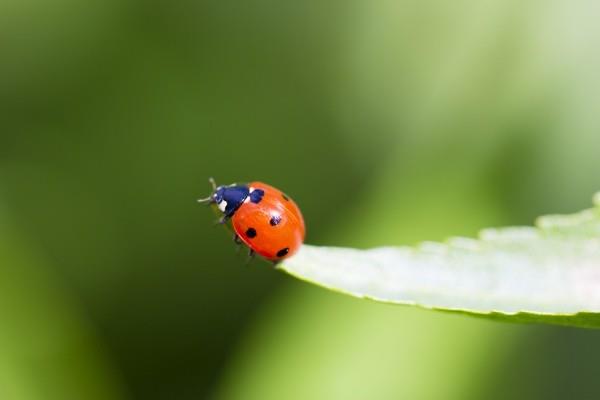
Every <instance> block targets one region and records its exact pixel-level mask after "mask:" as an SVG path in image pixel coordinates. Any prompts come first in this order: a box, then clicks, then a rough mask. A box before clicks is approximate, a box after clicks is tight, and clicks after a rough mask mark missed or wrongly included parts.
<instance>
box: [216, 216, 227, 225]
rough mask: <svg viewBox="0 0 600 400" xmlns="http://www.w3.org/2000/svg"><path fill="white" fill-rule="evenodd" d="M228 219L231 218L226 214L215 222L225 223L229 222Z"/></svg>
mask: <svg viewBox="0 0 600 400" xmlns="http://www.w3.org/2000/svg"><path fill="white" fill-rule="evenodd" d="M228 219H229V217H228V216H226V215H224V216H222V217H221V218H219V219H218V220H217V221H216V222H215V225H223V224H224V223H226V222H227V220H228Z"/></svg>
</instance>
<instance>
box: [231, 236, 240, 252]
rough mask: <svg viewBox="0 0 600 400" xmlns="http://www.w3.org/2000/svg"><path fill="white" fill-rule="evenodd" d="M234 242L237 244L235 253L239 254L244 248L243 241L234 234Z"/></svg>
mask: <svg viewBox="0 0 600 400" xmlns="http://www.w3.org/2000/svg"><path fill="white" fill-rule="evenodd" d="M233 242H234V243H235V244H236V248H235V252H236V253H239V252H240V249H241V248H242V239H240V237H239V236H238V235H237V234H236V233H234V234H233Z"/></svg>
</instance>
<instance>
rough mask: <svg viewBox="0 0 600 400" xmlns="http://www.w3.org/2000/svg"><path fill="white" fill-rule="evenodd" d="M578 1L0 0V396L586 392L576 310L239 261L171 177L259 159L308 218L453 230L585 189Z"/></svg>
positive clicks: (347, 240)
mask: <svg viewBox="0 0 600 400" xmlns="http://www.w3.org/2000/svg"><path fill="white" fill-rule="evenodd" d="M599 18H600V5H599V3H598V2H596V1H593V0H582V1H571V2H568V1H562V0H544V1H541V0H540V1H536V0H531V1H513V0H509V1H506V0H458V1H453V2H446V1H441V0H426V1H414V0H401V1H373V2H367V1H355V0H350V1H336V0H334V1H330V2H322V1H314V0H308V1H295V2H293V1H286V2H280V1H268V0H251V1H247V2H226V1H189V0H184V1H177V2H167V1H135V0H125V1H123V0H103V1H97V2H93V1H90V2H80V1H75V0H57V1H54V2H44V1H39V0H25V1H21V0H19V1H17V0H4V1H3V2H1V3H0V398H1V399H10V400H12V399H15V400H38V399H52V400H54V399H57V400H71V399H86V400H94V399H144V400H154V399H156V400H159V399H183V400H185V399H206V398H208V399H220V400H227V399H333V400H335V399H442V398H443V399H481V398H485V399H505V398H513V399H515V398H522V399H575V398H577V399H591V398H598V396H600V381H599V380H598V376H599V374H600V367H599V366H598V360H599V359H600V332H597V331H590V330H579V329H573V328H563V327H554V326H540V325H515V324H503V323H499V322H494V321H487V320H484V319H476V318H470V317H465V316H460V315H448V314H443V313H436V312H431V311H426V310H419V309H412V308H408V307H393V306H388V305H381V304H376V303H373V302H365V301H360V300H356V299H352V298H348V297H344V296H342V295H339V294H335V293H329V292H326V291H325V290H323V289H319V288H315V287H311V286H309V285H308V284H305V283H302V282H298V281H295V280H293V279H292V278H290V277H287V276H285V275H284V274H282V273H280V272H277V271H274V270H273V269H272V268H271V267H270V266H269V265H268V264H266V263H263V262H260V261H257V262H254V263H252V264H250V265H248V266H246V265H245V255H242V254H239V255H238V254H236V253H235V251H234V246H233V245H232V243H231V238H230V236H229V235H228V234H227V233H226V232H224V231H223V230H222V229H220V228H213V226H212V222H213V220H214V218H215V217H214V215H213V214H212V213H211V212H210V211H209V210H208V209H206V208H204V207H201V206H199V205H198V204H197V203H195V199H196V198H198V197H203V196H206V195H207V194H208V190H209V186H208V183H207V178H208V177H209V176H214V177H215V178H216V179H217V180H218V181H219V182H221V183H231V182H235V181H242V182H243V181H249V180H254V179H256V180H262V181H265V182H269V183H271V184H273V185H275V186H277V187H280V188H282V189H283V190H285V191H286V192H287V193H289V194H290V195H291V196H292V197H294V199H295V200H296V201H297V202H298V203H299V204H300V205H301V207H302V209H303V212H304V216H305V219H306V222H307V226H308V237H307V240H308V242H310V243H312V244H319V245H339V246H356V247H369V246H377V245H390V244H398V245H399V244H413V243H416V242H417V241H420V240H426V239H427V240H442V239H444V238H446V237H448V236H451V235H469V236H472V235H475V234H476V232H477V230H478V229H480V228H483V227H486V226H496V225H511V224H530V223H532V221H533V219H534V217H535V216H537V215H539V214H543V213H554V212H571V211H575V210H578V209H581V208H585V207H588V205H589V204H590V199H591V196H592V194H593V193H594V192H595V191H596V190H598V189H600V174H599V171H600V169H599V167H600V156H599V155H598V150H599V149H600V114H599V113H598V107H599V104H600V77H599V71H600V25H598V19H599Z"/></svg>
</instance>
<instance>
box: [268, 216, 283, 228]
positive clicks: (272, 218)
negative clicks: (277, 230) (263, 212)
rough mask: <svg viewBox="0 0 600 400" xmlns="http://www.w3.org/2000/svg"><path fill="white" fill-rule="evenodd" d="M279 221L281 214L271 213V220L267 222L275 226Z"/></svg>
mask: <svg viewBox="0 0 600 400" xmlns="http://www.w3.org/2000/svg"><path fill="white" fill-rule="evenodd" d="M280 222H281V216H279V215H273V216H272V217H271V220H270V221H269V224H271V226H275V225H277V224H279V223H280Z"/></svg>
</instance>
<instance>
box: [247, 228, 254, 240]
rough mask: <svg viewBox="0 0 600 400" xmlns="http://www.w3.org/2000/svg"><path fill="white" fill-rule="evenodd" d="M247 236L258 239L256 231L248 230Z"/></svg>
mask: <svg viewBox="0 0 600 400" xmlns="http://www.w3.org/2000/svg"><path fill="white" fill-rule="evenodd" d="M246 236H248V237H249V238H250V239H252V238H255V237H256V229H254V228H248V229H247V230H246Z"/></svg>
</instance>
